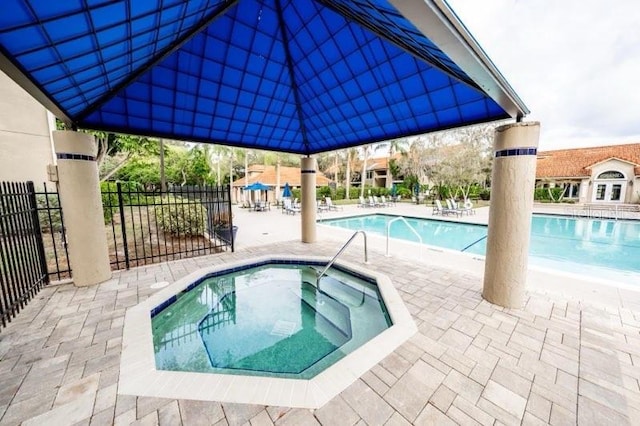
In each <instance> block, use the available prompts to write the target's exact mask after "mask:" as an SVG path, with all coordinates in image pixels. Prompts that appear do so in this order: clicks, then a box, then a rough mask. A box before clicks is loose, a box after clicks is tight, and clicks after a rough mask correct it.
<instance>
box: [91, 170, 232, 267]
mask: <svg viewBox="0 0 640 426" xmlns="http://www.w3.org/2000/svg"><path fill="white" fill-rule="evenodd" d="M102 205H103V207H104V214H105V223H107V225H109V228H110V229H109V234H110V236H109V240H110V241H109V250H110V258H111V265H112V268H113V269H124V268H126V269H129V268H130V267H132V266H142V265H148V264H151V263H157V262H164V261H168V260H175V259H182V258H186V257H192V256H200V255H205V254H211V253H218V252H221V251H226V250H229V249H230V250H231V251H233V248H234V242H233V240H234V232H233V230H234V227H233V220H232V214H231V202H230V188H229V187H228V186H226V187H208V186H201V187H187V188H184V187H174V188H171V190H170V191H169V192H167V193H159V192H149V191H145V190H144V189H141V188H139V187H138V186H137V185H135V184H131V183H111V184H107V185H104V186H103V188H102Z"/></svg>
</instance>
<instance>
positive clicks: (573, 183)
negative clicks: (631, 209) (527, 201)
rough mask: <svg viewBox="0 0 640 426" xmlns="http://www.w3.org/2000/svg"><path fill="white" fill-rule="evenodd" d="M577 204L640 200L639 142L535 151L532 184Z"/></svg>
mask: <svg viewBox="0 0 640 426" xmlns="http://www.w3.org/2000/svg"><path fill="white" fill-rule="evenodd" d="M547 186H551V187H554V186H561V187H564V188H565V193H564V196H565V198H573V199H575V200H576V201H578V202H581V203H640V143H635V144H625V145H609V146H598V147H593V148H576V149H561V150H556V151H540V152H538V160H537V169H536V187H538V188H542V187H547Z"/></svg>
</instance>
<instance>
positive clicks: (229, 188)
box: [218, 185, 236, 253]
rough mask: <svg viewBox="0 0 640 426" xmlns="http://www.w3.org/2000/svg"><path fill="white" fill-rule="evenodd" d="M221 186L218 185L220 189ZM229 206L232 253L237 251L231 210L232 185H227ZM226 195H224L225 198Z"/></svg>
mask: <svg viewBox="0 0 640 426" xmlns="http://www.w3.org/2000/svg"><path fill="white" fill-rule="evenodd" d="M219 188H220V187H218V190H219ZM226 193H227V194H226V195H227V196H226V199H227V206H229V235H230V240H231V253H233V252H235V246H236V242H235V238H233V213H232V212H231V185H228V186H226ZM224 198H225V197H223V199H224Z"/></svg>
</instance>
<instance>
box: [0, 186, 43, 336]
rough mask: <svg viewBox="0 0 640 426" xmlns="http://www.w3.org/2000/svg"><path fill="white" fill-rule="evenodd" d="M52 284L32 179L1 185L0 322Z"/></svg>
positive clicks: (4, 324)
mask: <svg viewBox="0 0 640 426" xmlns="http://www.w3.org/2000/svg"><path fill="white" fill-rule="evenodd" d="M48 283H49V275H48V273H47V265H46V258H45V251H44V243H43V240H42V232H41V230H40V221H39V219H38V208H37V202H36V192H35V188H34V185H33V182H26V183H16V182H2V183H1V184H0V293H1V294H0V324H1V325H2V326H6V324H7V322H9V321H11V318H13V317H14V316H15V315H16V314H17V313H18V312H19V311H20V309H22V308H23V307H24V306H25V305H26V303H27V302H28V301H29V300H30V299H31V298H32V297H33V296H34V295H35V294H36V293H37V292H38V291H39V290H40V289H41V288H42V287H43V286H45V285H47V284H48Z"/></svg>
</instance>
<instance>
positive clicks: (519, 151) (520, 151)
mask: <svg viewBox="0 0 640 426" xmlns="http://www.w3.org/2000/svg"><path fill="white" fill-rule="evenodd" d="M537 154H538V149H537V148H513V149H503V150H501V151H496V154H495V156H496V158H497V157H514V156H519V155H537Z"/></svg>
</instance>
